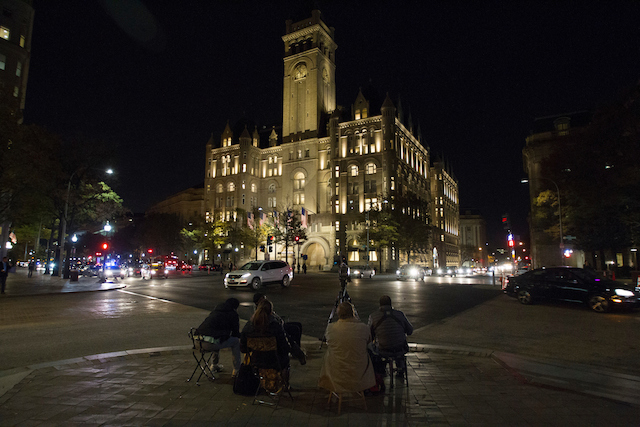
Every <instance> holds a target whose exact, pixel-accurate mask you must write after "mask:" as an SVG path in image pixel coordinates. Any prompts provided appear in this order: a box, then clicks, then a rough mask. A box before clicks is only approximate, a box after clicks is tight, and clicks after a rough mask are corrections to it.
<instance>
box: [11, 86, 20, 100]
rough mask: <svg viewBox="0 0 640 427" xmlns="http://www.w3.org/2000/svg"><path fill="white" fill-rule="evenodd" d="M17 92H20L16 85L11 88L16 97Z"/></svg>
mask: <svg viewBox="0 0 640 427" xmlns="http://www.w3.org/2000/svg"><path fill="white" fill-rule="evenodd" d="M19 92H20V89H19V88H18V86H16V87H14V88H13V96H15V97H16V98H17V97H18V93H19Z"/></svg>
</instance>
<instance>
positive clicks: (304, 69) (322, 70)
mask: <svg viewBox="0 0 640 427" xmlns="http://www.w3.org/2000/svg"><path fill="white" fill-rule="evenodd" d="M333 37H334V30H333V28H330V27H328V26H327V25H326V24H325V23H324V21H323V20H322V15H321V13H320V11H319V10H314V11H313V12H312V13H311V17H310V18H307V19H304V20H302V21H300V22H296V23H293V22H292V21H291V20H288V21H287V29H286V34H285V35H284V36H283V37H282V41H283V42H284V84H283V99H282V141H283V142H284V143H286V142H291V141H300V140H304V139H309V138H315V137H317V136H319V134H320V133H324V129H321V127H322V126H323V125H324V123H325V122H326V121H327V120H328V117H329V114H330V113H331V112H332V111H333V110H335V108H336V83H335V75H336V66H335V52H336V48H337V47H338V46H337V45H336V43H335V42H334V40H333Z"/></svg>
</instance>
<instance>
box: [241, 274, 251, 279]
mask: <svg viewBox="0 0 640 427" xmlns="http://www.w3.org/2000/svg"><path fill="white" fill-rule="evenodd" d="M249 276H251V273H244V274H243V275H242V276H240V277H242V278H243V279H244V278H247V277H249Z"/></svg>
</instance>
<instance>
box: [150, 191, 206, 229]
mask: <svg viewBox="0 0 640 427" xmlns="http://www.w3.org/2000/svg"><path fill="white" fill-rule="evenodd" d="M146 213H147V214H152V213H166V214H174V215H177V216H178V217H179V218H180V219H181V220H182V221H184V222H185V223H189V222H192V223H196V222H199V221H202V219H203V218H204V186H203V185H199V186H197V187H192V188H188V189H186V190H184V191H181V192H179V193H177V194H174V195H173V196H170V197H168V198H167V199H165V200H163V201H161V202H159V203H156V204H155V205H153V206H151V207H150V208H149V209H148V210H147V212H146Z"/></svg>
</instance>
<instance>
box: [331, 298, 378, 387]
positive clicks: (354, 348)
mask: <svg viewBox="0 0 640 427" xmlns="http://www.w3.org/2000/svg"><path fill="white" fill-rule="evenodd" d="M337 313H338V321H337V322H335V323H330V324H329V325H328V326H327V331H326V333H325V337H326V339H327V352H326V353H325V355H324V360H323V363H322V369H321V371H320V379H319V380H318V386H320V387H322V388H324V389H327V390H330V391H333V392H336V393H343V392H361V391H363V390H367V389H369V388H371V387H373V386H374V385H375V384H376V379H375V374H374V372H373V365H372V364H371V359H370V358H369V353H368V352H367V345H368V344H369V343H370V342H371V333H370V330H369V327H368V326H367V325H365V324H364V323H362V322H360V321H359V320H358V319H357V318H355V317H354V314H353V313H354V311H353V305H351V303H348V302H343V303H341V304H340V305H338V310H337Z"/></svg>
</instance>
